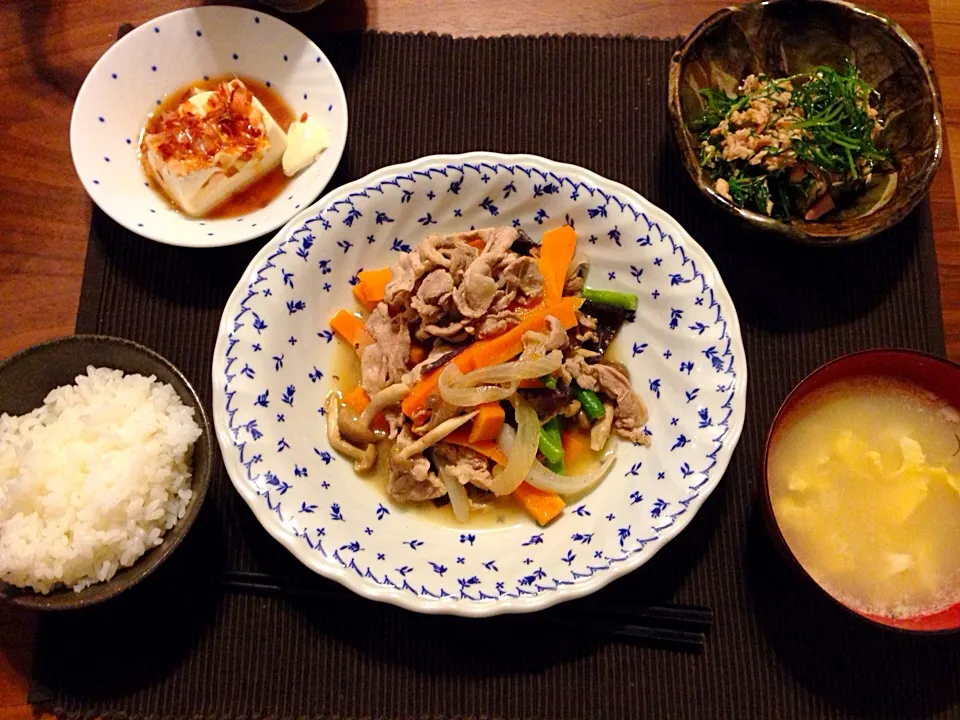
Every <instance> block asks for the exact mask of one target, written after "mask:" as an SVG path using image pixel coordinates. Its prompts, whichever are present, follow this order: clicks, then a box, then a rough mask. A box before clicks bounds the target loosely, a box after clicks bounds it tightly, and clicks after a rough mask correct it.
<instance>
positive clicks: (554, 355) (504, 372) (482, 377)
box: [460, 350, 563, 387]
mask: <svg viewBox="0 0 960 720" xmlns="http://www.w3.org/2000/svg"><path fill="white" fill-rule="evenodd" d="M561 365H563V353H561V352H560V351H559V350H554V351H553V352H550V353H547V355H545V356H543V357H538V358H535V359H524V360H517V361H515V362H505V363H500V364H499V365H490V366H489V367H485V368H478V369H477V370H472V371H470V372H468V373H467V374H466V375H464V376H463V379H462V381H461V382H460V385H461V387H472V386H476V385H481V384H498V383H505V382H519V381H521V380H530V379H532V378H538V377H543V376H544V375H549V374H550V373H552V372H554V371H556V370H559V369H560V366H561Z"/></svg>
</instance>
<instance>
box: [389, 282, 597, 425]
mask: <svg viewBox="0 0 960 720" xmlns="http://www.w3.org/2000/svg"><path fill="white" fill-rule="evenodd" d="M582 303H583V298H581V297H573V296H571V297H565V298H562V299H561V300H560V302H558V303H557V304H556V305H539V306H538V307H536V308H534V309H532V310H531V311H529V312H528V313H527V314H526V315H524V316H523V319H521V321H520V323H519V324H518V325H515V326H514V327H512V328H511V329H510V330H507V331H506V332H505V333H503V334H502V335H498V336H496V337H493V338H489V339H487V340H478V341H477V342H475V343H473V344H472V345H470V347H468V348H467V349H466V350H464V351H463V352H462V353H460V354H459V355H457V356H456V357H455V358H454V359H453V360H451V361H450V362H452V363H454V364H455V365H456V366H457V368H458V369H459V370H460V372H463V373H467V372H470V371H471V370H475V369H476V368H481V367H487V366H489V365H497V364H499V363H504V362H507V361H508V360H510V359H512V358H514V357H516V356H517V355H519V354H520V352H521V351H522V350H523V342H522V339H523V336H524V333H527V332H529V331H531V330H535V331H538V332H539V331H542V330H544V329H545V328H546V326H547V316H548V315H552V316H553V317H555V318H557V320H559V321H560V324H561V325H562V326H563V329H564V330H569V329H570V328H572V327H573V326H574V325H576V324H577V313H576V310H577V308H579V307H580V305H581V304H582ZM444 367H446V365H445V366H444ZM441 372H443V368H442V367H441V368H437V369H436V370H434V371H433V372H431V373H429V374H427V375H425V376H424V377H423V379H422V380H421V381H420V382H419V383H417V384H416V385H414V386H413V389H412V390H411V391H410V394H409V395H407V397H406V398H405V399H404V401H403V403H402V404H401V407H402V408H403V414H404V415H406V416H407V417H411V418H412V417H413V416H414V415H415V414H416V413H418V412H419V411H421V410H423V408H424V407H426V404H427V400H428V399H429V398H430V396H431V395H433V393H434V392H435V391H436V389H437V382H438V381H439V379H440V373H441Z"/></svg>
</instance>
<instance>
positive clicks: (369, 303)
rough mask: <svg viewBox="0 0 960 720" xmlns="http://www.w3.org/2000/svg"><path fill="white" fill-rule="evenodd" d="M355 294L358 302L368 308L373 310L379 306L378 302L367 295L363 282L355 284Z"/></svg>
mask: <svg viewBox="0 0 960 720" xmlns="http://www.w3.org/2000/svg"><path fill="white" fill-rule="evenodd" d="M353 296H354V297H355V298H356V299H357V302H358V303H360V304H361V305H363V307H365V308H366V309H367V310H371V311H372V310H373V309H374V308H375V307H376V306H377V303H376V302H374V301H373V300H370V298H368V297H367V289H366V288H365V287H364V286H363V284H362V283H357V284H356V285H354V286H353Z"/></svg>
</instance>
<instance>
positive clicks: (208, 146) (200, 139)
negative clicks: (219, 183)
mask: <svg viewBox="0 0 960 720" xmlns="http://www.w3.org/2000/svg"><path fill="white" fill-rule="evenodd" d="M185 104H186V101H185V102H184V104H181V105H180V106H179V107H178V108H177V109H176V110H173V111H171V112H167V113H164V114H163V115H162V116H161V117H160V118H159V119H157V118H154V119H153V122H151V123H150V127H148V130H149V131H151V132H150V133H149V134H148V135H147V136H146V138H145V140H144V142H145V144H147V146H148V147H152V148H153V149H154V151H155V152H156V153H157V154H158V155H159V156H160V158H161V159H162V160H164V161H165V162H170V161H176V162H178V163H179V164H181V166H183V167H184V169H185V170H186V171H188V172H189V171H190V170H194V169H198V168H205V167H209V166H210V164H211V162H212V161H213V158H215V157H216V156H217V155H218V154H219V153H221V152H228V153H229V152H232V153H239V154H240V156H241V159H242V160H249V159H250V158H252V157H253V155H254V153H256V152H257V151H258V150H261V149H263V148H265V147H266V146H267V145H268V144H269V140H268V139H267V136H266V133H265V131H264V127H263V116H262V113H261V112H260V111H259V110H258V109H257V108H255V107H254V106H253V94H252V93H251V92H250V91H249V90H248V89H247V87H246V86H245V85H244V84H243V83H242V82H241V81H240V80H231V81H230V82H228V83H221V84H220V85H219V86H218V87H217V88H216V89H215V90H214V91H213V94H212V95H210V96H209V97H208V98H207V102H206V108H207V113H206V115H203V116H201V115H200V114H199V113H197V112H194V111H193V108H192V107H191V105H187V106H186V107H184V105H185Z"/></svg>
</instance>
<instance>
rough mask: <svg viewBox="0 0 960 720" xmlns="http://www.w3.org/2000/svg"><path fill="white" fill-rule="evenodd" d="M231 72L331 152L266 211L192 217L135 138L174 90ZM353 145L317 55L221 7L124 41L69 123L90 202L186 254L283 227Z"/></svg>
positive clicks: (273, 27)
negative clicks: (148, 173)
mask: <svg viewBox="0 0 960 720" xmlns="http://www.w3.org/2000/svg"><path fill="white" fill-rule="evenodd" d="M230 73H235V74H237V75H243V76H248V77H253V78H254V79H257V80H260V81H261V82H264V83H270V86H271V87H272V88H273V89H274V90H276V91H277V93H278V94H279V95H280V96H281V97H282V98H283V99H284V100H285V101H286V102H287V104H288V105H290V107H291V108H292V109H293V110H294V111H295V112H297V113H299V112H307V113H309V114H310V115H311V116H312V117H314V118H318V119H319V120H320V121H321V122H322V123H323V124H324V125H325V126H326V128H327V129H328V131H329V134H330V147H329V148H327V149H326V150H325V151H324V152H323V154H322V155H321V156H320V158H319V159H318V160H317V161H316V162H315V163H314V164H313V165H311V166H310V167H308V168H307V169H306V170H304V171H303V172H301V173H300V174H299V175H298V176H297V177H295V178H294V179H293V180H292V181H291V182H290V184H289V185H288V186H287V187H286V189H285V190H284V192H282V193H281V195H279V196H278V197H276V198H275V199H274V200H273V201H272V202H271V203H270V204H269V205H267V207H265V208H263V209H260V210H256V211H254V212H250V213H247V214H245V215H242V216H240V217H232V218H226V219H219V220H213V219H211V220H203V219H196V218H191V217H189V216H187V215H185V214H183V213H180V212H177V211H175V210H173V209H171V208H170V207H169V205H168V203H167V202H166V201H165V200H164V199H163V198H162V197H160V196H159V195H158V194H157V193H156V192H155V191H154V190H153V189H152V188H151V187H149V186H148V185H147V183H146V179H145V178H144V175H143V172H142V170H141V168H140V163H139V159H138V157H137V148H138V137H139V135H140V131H141V129H142V128H143V124H144V121H145V120H146V118H147V115H148V114H149V113H150V112H152V111H153V109H154V108H156V106H157V105H158V103H159V102H160V101H161V100H162V99H163V97H164V96H165V95H166V94H167V93H170V92H173V91H175V90H178V89H180V88H182V87H183V86H184V85H186V84H187V83H190V82H192V81H195V80H199V79H201V78H203V77H204V76H207V77H213V76H216V75H224V74H230ZM346 138H347V102H346V98H345V97H344V94H343V87H342V86H341V85H340V79H339V78H338V77H337V73H336V71H335V70H334V69H333V67H332V66H331V65H330V62H329V61H328V60H327V58H326V56H325V55H324V54H323V53H322V52H321V51H320V48H318V47H317V46H316V44H314V43H313V42H312V41H311V40H310V39H309V38H307V37H306V36H305V35H304V34H303V33H301V32H300V31H299V30H296V29H294V28H292V27H291V26H290V25H287V24H286V23H285V22H283V21H281V20H278V19H276V18H274V17H272V16H270V15H267V14H266V13H263V12H256V11H253V10H245V9H242V8H233V7H220V6H210V7H197V8H189V9H186V10H179V11H177V12H173V13H170V14H169V15H164V16H162V17H159V18H157V19H155V20H151V21H150V22H146V23H144V24H143V25H141V26H140V27H138V28H136V29H135V30H133V31H131V32H130V33H128V34H127V35H125V36H124V37H123V38H122V39H121V40H119V41H118V42H117V43H116V44H115V45H114V46H113V47H111V48H110V49H109V50H108V51H107V52H106V53H104V55H103V57H101V58H100V60H99V61H97V64H96V65H94V66H93V69H92V70H91V71H90V74H89V75H88V76H87V78H86V80H85V81H84V83H83V86H82V87H81V88H80V93H79V94H78V95H77V102H76V104H75V105H74V107H73V116H72V118H71V120H70V150H71V152H72V154H73V164H74V166H75V167H76V170H77V174H78V175H79V176H80V181H81V182H82V183H83V186H84V188H86V190H87V192H88V193H89V194H90V197H91V198H92V199H93V201H94V202H95V203H96V204H97V205H99V206H100V208H101V209H102V210H103V211H104V212H106V213H107V214H108V215H109V216H110V217H112V218H113V219H114V220H116V221H117V222H118V223H120V224H121V225H123V226H124V227H126V228H128V229H129V230H132V231H133V232H135V233H137V234H139V235H143V236H144V237H147V238H150V239H151V240H158V241H160V242H164V243H168V244H171V245H185V246H189V247H214V246H219V245H231V244H233V243H238V242H243V241H244V240H249V239H251V238H255V237H259V236H261V235H264V234H265V233H268V232H270V231H272V230H276V229H277V228H278V227H280V226H281V225H283V224H284V223H285V222H286V221H287V220H289V219H290V218H291V217H292V216H293V215H295V214H296V213H297V212H299V211H300V210H301V209H303V208H305V207H307V206H308V205H310V203H312V202H313V201H314V200H315V199H316V198H317V196H319V195H320V193H321V192H322V191H323V189H324V187H326V185H327V183H328V182H329V181H330V178H331V177H332V176H333V172H334V170H335V169H336V167H337V164H338V163H339V162H340V156H341V155H342V154H343V147H344V144H345V143H346Z"/></svg>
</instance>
